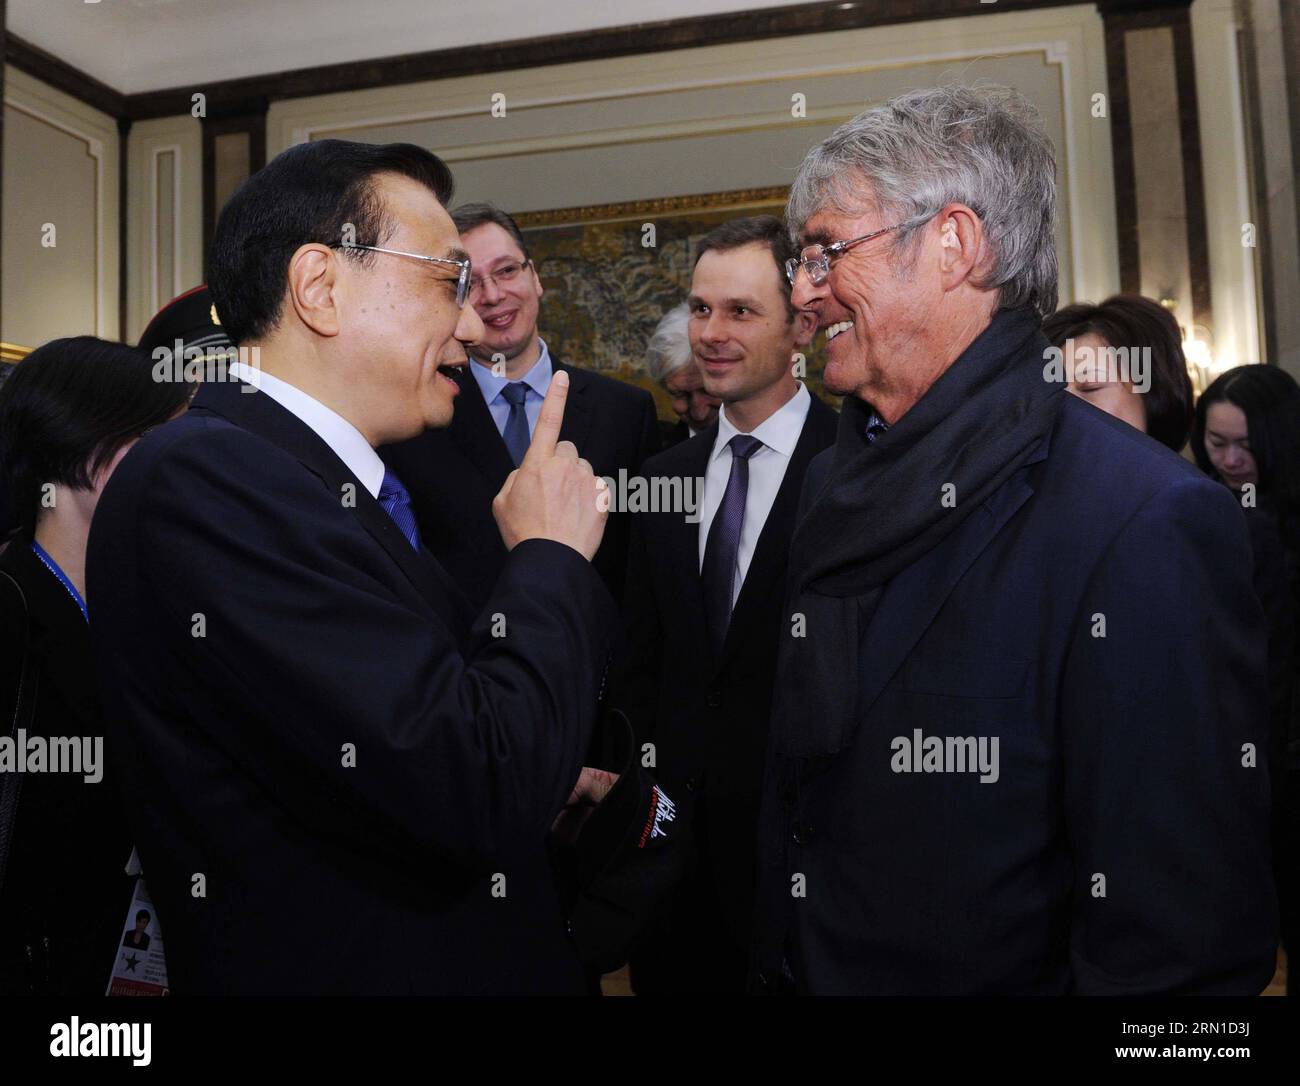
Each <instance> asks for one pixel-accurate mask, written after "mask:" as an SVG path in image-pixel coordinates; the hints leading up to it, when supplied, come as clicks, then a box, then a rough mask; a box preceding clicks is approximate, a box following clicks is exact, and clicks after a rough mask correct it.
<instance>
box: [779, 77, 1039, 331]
mask: <svg viewBox="0 0 1300 1086" xmlns="http://www.w3.org/2000/svg"><path fill="white" fill-rule="evenodd" d="M950 203H959V204H965V205H966V206H967V207H969V208H970V209H971V210H972V211H974V212H975V213H976V214H977V215H978V216H979V217H980V219H981V221H982V222H983V224H984V236H985V239H986V243H987V245H988V246H989V252H990V255H991V256H992V264H991V266H990V268H989V271H988V273H987V275H986V276H985V278H984V280H983V281H982V282H979V281H977V282H976V285H977V286H979V287H981V288H982V289H986V290H987V289H991V288H995V287H996V288H998V289H999V299H998V304H999V306H1000V307H1001V308H1003V309H1011V308H1013V307H1015V306H1019V305H1025V304H1030V305H1033V306H1034V307H1035V308H1036V309H1037V310H1038V312H1039V313H1040V314H1043V315H1044V316H1045V315H1047V314H1048V313H1051V312H1053V311H1054V310H1055V309H1056V292H1057V263H1056V155H1055V150H1054V148H1053V147H1052V141H1051V140H1050V139H1049V138H1048V136H1047V133H1046V132H1045V131H1044V130H1043V127H1042V122H1041V120H1040V118H1039V116H1038V112H1037V111H1036V110H1035V109H1034V107H1033V106H1031V105H1030V104H1029V103H1028V102H1027V101H1026V100H1025V99H1024V98H1023V97H1022V96H1021V95H1020V94H1019V93H1017V92H1016V91H1014V90H1012V89H1011V88H1009V87H996V86H947V87H934V88H932V89H929V90H919V91H912V92H910V93H908V94H903V95H900V96H899V97H897V98H894V99H892V100H890V101H889V102H886V103H885V104H884V105H883V106H877V107H875V108H874V109H869V110H867V111H866V112H865V113H859V114H858V115H857V116H856V117H854V118H853V120H851V121H846V122H845V123H844V124H842V125H840V127H839V128H837V129H836V130H835V131H834V132H832V133H831V135H830V136H828V137H827V138H826V139H825V140H823V141H822V142H821V143H819V144H818V145H817V146H816V147H814V148H813V149H812V150H811V151H809V152H808V155H807V157H806V158H805V159H804V161H803V165H802V166H800V167H799V172H798V174H797V176H796V177H795V179H794V184H793V185H792V186H791V187H790V202H789V204H788V206H787V208H786V222H787V223H789V225H790V230H791V232H792V234H793V235H794V236H795V237H798V236H799V234H800V233H801V232H802V230H803V229H804V226H805V224H806V223H807V222H808V220H809V219H811V218H812V217H813V215H815V214H816V213H817V212H818V211H819V210H821V208H822V207H824V206H826V205H829V206H830V207H832V208H833V209H834V210H836V211H838V212H839V213H841V214H844V215H855V216H856V215H861V214H863V213H864V212H866V211H867V210H870V209H871V208H872V207H873V206H874V207H878V208H879V210H880V211H881V212H882V213H886V214H889V215H891V216H893V217H894V219H897V220H898V221H901V222H904V223H906V224H907V225H906V226H905V228H904V229H902V230H900V231H899V232H898V244H899V246H900V247H901V246H903V245H904V244H906V243H907V242H908V241H909V240H912V241H914V240H915V239H916V237H917V236H919V231H920V229H921V227H922V226H923V225H924V224H925V223H926V222H928V221H929V220H930V219H931V218H933V217H934V216H935V215H936V214H937V213H938V212H939V211H940V210H941V209H942V208H943V207H944V206H945V205H946V204H950ZM888 225H891V226H892V225H893V221H891V222H890V223H889V224H888ZM837 240H838V239H837Z"/></svg>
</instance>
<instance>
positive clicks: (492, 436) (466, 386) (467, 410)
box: [447, 362, 515, 495]
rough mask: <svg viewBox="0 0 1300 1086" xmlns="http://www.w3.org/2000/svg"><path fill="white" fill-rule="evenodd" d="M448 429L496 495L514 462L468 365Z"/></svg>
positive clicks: (513, 468)
mask: <svg viewBox="0 0 1300 1086" xmlns="http://www.w3.org/2000/svg"><path fill="white" fill-rule="evenodd" d="M468 365H469V366H473V365H475V363H473V362H470V363H468ZM447 432H448V434H450V436H451V439H452V441H454V442H455V443H456V445H457V446H458V447H459V448H460V450H461V452H462V453H463V454H464V456H465V459H467V460H468V461H469V462H470V463H471V464H472V465H473V466H474V467H475V468H476V469H477V470H478V471H479V472H480V473H481V474H482V476H483V478H484V479H485V480H486V481H487V485H488V489H489V490H491V491H492V493H493V494H494V495H495V494H496V492H497V491H498V490H500V489H501V487H502V486H503V485H505V481H506V476H507V475H509V474H510V473H511V472H512V471H514V470H515V463H514V461H513V460H511V459H510V451H509V450H508V449H507V448H506V443H505V440H504V439H503V438H502V437H501V432H500V431H499V430H498V429H497V424H496V420H495V419H493V418H492V412H491V411H489V410H488V405H487V402H486V401H485V400H484V399H483V390H482V389H481V388H479V384H478V381H477V380H476V379H475V377H474V375H473V374H472V373H470V372H469V369H468V368H466V370H465V375H464V376H463V377H461V379H460V395H459V396H457V397H456V409H455V411H454V413H453V414H452V417H451V426H450V427H448V430H447Z"/></svg>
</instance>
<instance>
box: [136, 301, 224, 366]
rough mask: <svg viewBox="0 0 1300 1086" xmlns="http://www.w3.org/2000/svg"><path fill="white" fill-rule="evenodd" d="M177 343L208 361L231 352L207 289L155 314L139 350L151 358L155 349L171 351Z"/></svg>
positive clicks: (145, 331)
mask: <svg viewBox="0 0 1300 1086" xmlns="http://www.w3.org/2000/svg"><path fill="white" fill-rule="evenodd" d="M177 340H180V341H181V342H182V344H183V345H184V349H185V350H187V351H188V350H197V351H202V352H203V353H204V355H206V356H208V357H212V356H213V355H215V354H224V353H228V352H229V351H231V349H232V348H233V346H234V344H232V343H231V342H230V337H229V336H228V335H226V330H225V329H224V328H222V327H221V320H220V319H219V318H218V317H217V307H216V304H215V303H214V302H213V301H212V294H211V292H210V291H209V290H208V288H207V287H206V286H198V287H195V288H194V289H193V290H187V291H186V292H185V293H184V294H182V295H181V296H180V297H179V298H173V299H172V300H171V301H170V302H168V303H167V304H166V305H165V306H163V307H162V309H160V310H158V313H157V315H156V316H155V317H154V319H153V320H151V321H150V322H149V327H148V328H146V329H145V330H144V334H143V335H142V336H141V337H140V347H141V349H142V350H144V351H147V352H149V353H150V354H152V353H153V352H154V350H155V349H157V348H158V347H166V348H168V349H172V348H174V347H175V346H176V341H177Z"/></svg>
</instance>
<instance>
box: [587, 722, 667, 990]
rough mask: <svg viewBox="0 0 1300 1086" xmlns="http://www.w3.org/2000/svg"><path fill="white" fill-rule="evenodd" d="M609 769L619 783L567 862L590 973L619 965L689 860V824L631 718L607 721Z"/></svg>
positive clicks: (605, 725)
mask: <svg viewBox="0 0 1300 1086" xmlns="http://www.w3.org/2000/svg"><path fill="white" fill-rule="evenodd" d="M604 731H605V735H604V736H603V737H602V738H603V739H604V742H605V743H606V744H607V750H608V752H609V756H608V758H607V759H602V760H605V761H607V764H606V765H604V766H600V767H599V768H608V769H611V770H612V771H615V772H618V774H619V778H618V781H617V783H616V784H615V785H614V787H613V788H611V789H610V791H609V794H608V795H606V796H605V799H604V800H603V801H602V803H601V804H600V806H599V807H597V808H596V809H595V810H594V811H593V812H592V814H591V816H590V817H589V818H588V819H587V820H586V822H584V823H583V825H582V829H581V831H580V832H579V834H578V837H577V840H576V842H575V843H574V846H573V852H572V854H571V856H569V857H568V863H566V864H565V865H564V867H565V868H566V869H567V873H568V875H569V878H570V880H571V881H572V887H571V892H570V894H569V895H567V897H568V898H569V900H568V913H569V933H570V936H571V937H572V939H573V941H574V944H575V946H576V947H577V950H578V955H579V957H580V958H581V959H582V962H583V964H584V965H585V966H586V967H587V968H588V969H593V970H597V971H599V972H602V973H608V972H611V971H612V970H615V969H618V968H619V967H620V966H622V965H623V964H624V963H625V962H626V961H627V960H628V957H629V956H630V954H631V950H632V947H633V945H634V944H635V943H636V941H637V938H638V937H639V936H640V935H642V934H643V933H644V932H645V930H646V929H647V928H648V927H649V926H650V922H651V920H652V919H653V918H654V916H655V914H656V912H657V911H658V910H659V907H660V906H661V905H662V904H663V903H664V902H665V901H666V900H667V898H668V896H669V895H670V894H671V893H672V891H673V889H674V888H675V887H676V886H677V884H678V882H680V880H681V878H682V875H683V874H684V873H685V870H686V862H687V854H688V847H687V834H688V830H687V826H686V822H685V820H684V819H679V818H678V817H677V808H676V806H675V804H674V803H673V801H672V800H671V799H669V797H668V795H667V793H665V792H664V790H663V789H662V788H661V787H660V786H659V785H658V784H656V783H655V781H654V779H653V778H652V777H651V776H650V774H649V773H647V772H646V771H645V770H644V769H643V768H641V764H640V760H639V759H638V758H637V753H638V751H637V745H636V736H635V734H634V733H633V730H632V725H631V723H630V722H629V721H628V719H627V717H626V716H625V715H624V714H623V713H621V712H619V711H618V710H613V711H612V712H610V713H609V714H608V715H607V716H606V718H605V721H604Z"/></svg>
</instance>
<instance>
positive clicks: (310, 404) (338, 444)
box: [228, 362, 384, 498]
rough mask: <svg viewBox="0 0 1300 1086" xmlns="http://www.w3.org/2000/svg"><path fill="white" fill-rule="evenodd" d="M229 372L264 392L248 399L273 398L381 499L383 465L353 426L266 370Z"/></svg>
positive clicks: (236, 368)
mask: <svg viewBox="0 0 1300 1086" xmlns="http://www.w3.org/2000/svg"><path fill="white" fill-rule="evenodd" d="M228 372H229V374H230V376H232V377H238V378H239V379H240V380H241V381H247V382H248V383H249V384H250V385H253V386H254V387H256V388H258V389H260V390H261V391H260V392H250V393H247V395H249V396H258V395H263V394H265V395H267V396H270V397H271V399H273V400H274V401H275V402H276V403H278V404H279V405H280V406H281V407H283V408H284V409H285V410H286V411H288V412H289V413H290V414H292V415H295V416H296V417H297V418H298V419H300V420H301V421H302V422H304V423H306V424H307V425H308V426H310V427H311V428H312V430H314V431H315V432H316V436H317V437H319V438H320V439H321V440H322V441H323V442H325V444H326V445H328V446H329V447H330V448H331V449H333V450H334V455H335V456H337V457H338V458H339V459H340V460H342V461H343V463H345V464H346V465H347V466H348V470H349V471H350V472H352V474H353V475H355V476H356V477H357V478H358V479H359V480H360V482H361V485H362V486H364V487H365V488H366V489H367V490H368V491H370V496H371V497H372V498H377V497H379V487H380V484H382V483H383V481H384V462H383V461H382V460H380V459H379V454H378V453H377V452H375V450H374V449H372V448H371V447H370V442H368V441H367V440H366V439H365V438H364V437H362V436H361V431H360V430H358V429H357V428H356V427H355V426H353V425H352V423H350V422H348V420H347V419H345V418H344V417H343V416H342V415H340V414H339V413H338V412H337V411H332V410H331V409H330V408H328V407H326V406H325V405H324V404H323V403H321V402H320V400H318V399H316V398H315V397H314V396H308V395H307V393H305V392H303V390H302V389H300V388H298V387H296V386H294V385H291V384H289V382H288V381H285V380H282V379H281V378H279V377H274V376H272V375H271V374H269V373H267V372H266V371H265V370H259V369H254V368H253V367H251V366H249V365H246V364H245V363H243V362H236V363H234V364H233V365H232V366H231V367H230V369H229V371H228Z"/></svg>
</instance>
